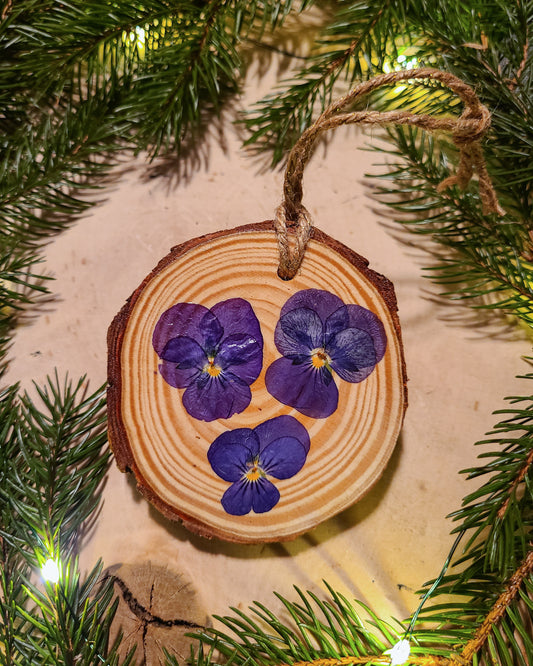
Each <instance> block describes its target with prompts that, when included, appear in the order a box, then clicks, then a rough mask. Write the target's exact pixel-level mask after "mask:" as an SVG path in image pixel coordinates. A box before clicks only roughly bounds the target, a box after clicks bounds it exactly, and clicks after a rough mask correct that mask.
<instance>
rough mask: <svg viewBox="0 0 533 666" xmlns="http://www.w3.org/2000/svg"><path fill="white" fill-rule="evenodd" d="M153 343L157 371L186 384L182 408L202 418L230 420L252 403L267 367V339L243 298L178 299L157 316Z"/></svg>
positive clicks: (176, 383) (179, 385) (172, 382)
mask: <svg viewBox="0 0 533 666" xmlns="http://www.w3.org/2000/svg"><path fill="white" fill-rule="evenodd" d="M152 344H153V346H154V349H155V351H156V353H157V355H158V356H159V358H160V359H161V363H160V364H159V372H160V373H161V375H162V376H163V378H164V379H165V381H166V382H168V384H170V386H174V387H175V388H180V389H182V388H184V389H185V391H184V393H183V396H182V401H183V406H184V407H185V409H186V410H187V412H188V413H189V414H190V415H191V416H193V417H194V418H196V419H200V420H201V421H214V420H215V419H228V418H229V417H230V416H232V415H233V414H238V413H240V412H242V411H243V410H245V409H246V407H248V405H249V404H250V400H251V397H252V396H251V391H250V384H252V383H253V382H254V381H255V380H256V379H257V377H258V376H259V373H260V372H261V368H262V365H263V337H262V335H261V328H260V326H259V321H258V320H257V317H256V316H255V313H254V311H253V309H252V306H251V305H250V304H249V303H248V301H245V300H244V299H242V298H230V299H229V300H227V301H221V302H220V303H217V304H216V305H214V306H213V307H212V308H206V307H204V306H203V305H197V304H196V303H177V304H176V305H174V306H172V307H171V308H169V309H168V310H166V311H165V312H163V314H162V315H161V317H160V318H159V321H158V322H157V324H156V326H155V329H154V333H153V336H152Z"/></svg>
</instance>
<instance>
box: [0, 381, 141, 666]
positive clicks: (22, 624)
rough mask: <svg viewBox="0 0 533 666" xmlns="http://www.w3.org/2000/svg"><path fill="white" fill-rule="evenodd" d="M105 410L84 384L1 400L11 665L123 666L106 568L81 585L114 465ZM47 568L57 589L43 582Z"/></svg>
mask: <svg viewBox="0 0 533 666" xmlns="http://www.w3.org/2000/svg"><path fill="white" fill-rule="evenodd" d="M104 408H105V399H104V392H103V390H102V389H100V390H98V391H96V392H94V393H89V392H88V391H87V382H86V380H85V378H81V379H80V380H79V381H78V382H77V383H75V384H73V383H72V382H71V381H69V380H68V379H65V380H64V381H62V382H61V381H60V380H59V378H58V377H57V376H56V377H54V378H53V379H49V380H48V381H47V383H46V384H45V385H44V386H39V385H35V397H32V396H30V394H29V393H28V392H24V393H22V394H21V393H20V392H19V391H18V389H17V387H16V386H11V387H8V388H6V389H4V391H3V393H2V395H1V396H0V424H1V429H0V437H1V441H0V507H1V508H0V619H1V622H0V644H1V645H2V649H1V650H0V664H2V665H5V666H8V665H9V666H13V665H17V666H28V665H29V664H57V665H58V666H59V665H60V664H61V665H63V664H84V665H86V666H94V665H95V664H100V663H101V664H110V665H111V664H113V665H115V664H118V663H119V657H118V644H119V643H118V642H117V643H116V644H113V645H109V627H110V623H111V621H112V619H113V616H114V612H115V608H116V603H115V601H114V593H113V589H112V585H111V584H107V583H105V582H104V583H103V582H102V580H101V576H100V574H101V569H102V564H101V563H97V564H96V566H95V567H94V568H93V570H92V571H91V572H89V574H88V575H86V576H85V577H83V578H82V576H81V574H80V571H79V567H78V561H77V557H76V551H77V548H78V547H79V539H80V537H81V536H82V534H83V529H84V528H85V529H86V528H87V526H88V525H89V524H90V521H91V520H93V519H94V518H95V517H96V515H97V511H98V506H99V504H100V494H101V487H102V483H103V481H104V478H105V474H106V471H107V468H108V464H109V450H108V448H107V445H106V441H107V438H106V433H105V429H104V423H105V411H104ZM48 559H51V560H54V561H55V562H57V563H58V566H59V572H60V579H59V582H57V583H52V582H45V583H44V584H43V583H42V582H41V581H40V580H39V576H38V571H39V569H40V567H41V566H42V565H43V564H44V563H45V562H46V561H47V560H48ZM131 658H132V657H131V656H127V657H126V658H125V660H124V661H123V663H125V664H127V663H130V660H131Z"/></svg>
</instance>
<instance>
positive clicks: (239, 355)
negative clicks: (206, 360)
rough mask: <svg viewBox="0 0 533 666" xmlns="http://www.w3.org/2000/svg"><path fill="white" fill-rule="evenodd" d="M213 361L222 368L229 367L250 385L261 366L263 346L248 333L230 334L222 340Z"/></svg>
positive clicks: (256, 376) (257, 375)
mask: <svg viewBox="0 0 533 666" xmlns="http://www.w3.org/2000/svg"><path fill="white" fill-rule="evenodd" d="M215 362H216V364H217V365H219V366H220V367H221V368H222V370H226V369H227V368H231V371H232V373H233V374H234V375H236V376H237V377H239V378H240V379H242V381H243V382H245V383H246V384H248V385H250V384H252V383H253V382H255V380H256V379H257V378H258V377H259V373H260V372H261V368H262V367H263V348H262V345H260V344H259V343H258V342H257V340H256V339H255V338H252V337H250V336H249V335H246V334H235V335H230V336H228V337H227V338H224V340H223V341H222V344H221V345H220V347H219V350H218V353H217V355H216V359H215Z"/></svg>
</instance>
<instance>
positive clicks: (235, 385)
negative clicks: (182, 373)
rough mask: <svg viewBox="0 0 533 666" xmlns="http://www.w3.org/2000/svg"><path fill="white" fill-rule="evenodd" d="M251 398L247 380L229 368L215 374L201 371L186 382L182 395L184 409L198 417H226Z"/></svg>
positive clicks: (242, 409) (206, 418) (214, 418)
mask: <svg viewBox="0 0 533 666" xmlns="http://www.w3.org/2000/svg"><path fill="white" fill-rule="evenodd" d="M251 399H252V392H251V391H250V387H249V386H248V384H246V383H245V382H243V381H242V379H239V377H237V376H235V375H234V374H233V373H231V372H226V373H224V374H221V375H219V376H218V377H210V376H209V375H208V374H207V373H205V372H203V373H201V374H200V375H199V377H198V379H197V380H196V381H194V382H192V383H191V384H189V386H188V387H187V388H186V389H185V392H184V393H183V396H182V401H183V406H184V407H185V409H186V410H187V412H188V413H189V414H190V415H191V416H193V417H194V418H195V419H199V420H200V421H215V420H216V419H229V418H230V417H231V416H233V414H239V413H240V412H243V411H244V410H245V409H246V407H248V405H249V404H250V400H251Z"/></svg>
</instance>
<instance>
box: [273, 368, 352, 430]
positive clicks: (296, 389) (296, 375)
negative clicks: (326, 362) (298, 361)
mask: <svg viewBox="0 0 533 666" xmlns="http://www.w3.org/2000/svg"><path fill="white" fill-rule="evenodd" d="M326 380H329V383H326ZM265 382H266V387H267V390H268V392H269V393H270V394H271V395H273V396H274V398H276V400H279V402H281V403H283V404H284V405H289V406H290V407H294V408H295V409H297V410H298V411H299V412H301V413H302V414H305V415H306V416H310V417H312V418H315V419H323V418H326V417H327V416H330V415H331V414H333V412H334V411H335V410H336V409H337V404H338V400H339V392H338V390H337V386H336V385H335V382H334V381H331V375H330V374H329V371H328V370H326V369H325V368H321V369H320V370H316V369H314V368H313V366H312V365H311V363H309V364H302V365H294V364H293V363H292V362H291V361H290V360H289V359H287V358H278V359H277V360H276V361H274V362H273V363H272V365H270V366H269V368H268V369H267V371H266V375H265Z"/></svg>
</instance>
